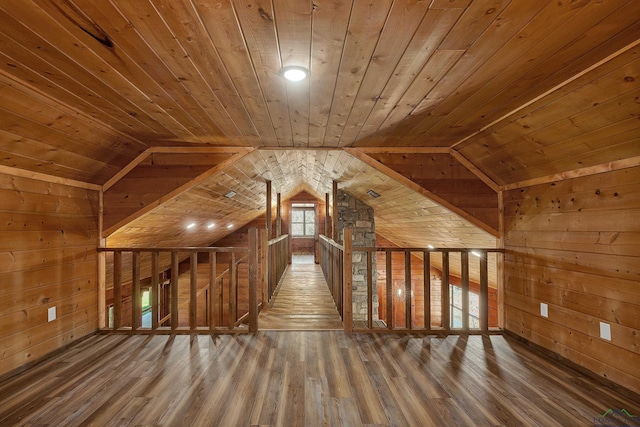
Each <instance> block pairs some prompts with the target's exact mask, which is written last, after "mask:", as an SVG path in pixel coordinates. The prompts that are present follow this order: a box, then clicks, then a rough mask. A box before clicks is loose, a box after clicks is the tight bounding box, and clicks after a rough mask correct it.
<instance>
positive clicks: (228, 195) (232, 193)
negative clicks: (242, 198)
mask: <svg viewBox="0 0 640 427" xmlns="http://www.w3.org/2000/svg"><path fill="white" fill-rule="evenodd" d="M236 194H238V193H236V192H235V191H233V190H229V192H228V193H227V194H225V195H224V197H226V198H227V199H230V198H232V197H233V196H235V195H236Z"/></svg>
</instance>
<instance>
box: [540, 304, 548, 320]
mask: <svg viewBox="0 0 640 427" xmlns="http://www.w3.org/2000/svg"><path fill="white" fill-rule="evenodd" d="M540 316H542V317H549V306H548V305H547V304H545V303H543V302H541V303H540Z"/></svg>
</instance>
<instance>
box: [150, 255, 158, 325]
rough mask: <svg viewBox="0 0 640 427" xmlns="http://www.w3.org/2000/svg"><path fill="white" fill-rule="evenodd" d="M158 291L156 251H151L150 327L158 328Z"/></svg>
mask: <svg viewBox="0 0 640 427" xmlns="http://www.w3.org/2000/svg"><path fill="white" fill-rule="evenodd" d="M159 291H160V265H159V264H158V252H157V251H154V252H151V295H150V298H151V329H153V330H154V331H155V330H156V329H158V319H159V318H160V313H159V311H160V310H159V306H158V301H159V295H158V294H159Z"/></svg>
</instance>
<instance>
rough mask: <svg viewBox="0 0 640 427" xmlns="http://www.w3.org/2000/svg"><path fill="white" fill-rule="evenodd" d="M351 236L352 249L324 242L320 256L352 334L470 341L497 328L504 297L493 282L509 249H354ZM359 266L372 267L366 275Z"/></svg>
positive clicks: (346, 239) (349, 233)
mask: <svg viewBox="0 0 640 427" xmlns="http://www.w3.org/2000/svg"><path fill="white" fill-rule="evenodd" d="M343 233H344V242H345V244H344V245H339V244H338V243H336V242H334V241H333V240H331V239H329V238H327V237H325V236H320V243H321V244H320V256H321V266H322V271H323V273H324V277H325V280H326V282H327V285H328V286H329V289H330V291H331V294H332V295H333V298H334V301H335V302H336V306H337V308H338V311H339V312H340V314H341V316H342V320H343V324H344V329H345V331H347V332H350V331H352V330H356V331H361V332H366V331H376V332H383V331H406V332H434V333H460V332H464V333H469V332H487V331H489V330H490V329H491V328H493V327H496V328H497V326H498V324H497V323H498V322H497V318H498V314H497V313H498V301H497V299H498V298H497V291H496V289H495V287H493V288H490V287H489V280H490V276H492V277H493V280H494V282H497V275H498V271H497V260H498V256H500V253H501V252H502V250H501V249H468V248H396V247H353V245H352V230H351V229H348V228H346V229H344V231H343ZM490 258H492V260H491V261H493V264H492V268H491V269H489V261H490ZM354 260H356V261H361V260H364V265H365V267H364V271H365V273H364V274H363V267H362V265H360V266H357V267H354V264H355V265H357V264H356V263H354ZM356 269H357V270H358V271H357V273H358V274H355V273H354V270H356ZM453 273H455V274H453ZM471 273H473V274H471ZM378 275H381V276H382V277H377V276H378ZM472 277H473V279H474V280H472ZM356 278H357V280H358V281H357V282H356ZM354 286H355V287H356V289H357V291H356V292H354V291H353V289H354ZM472 288H473V289H472ZM363 290H364V291H363ZM450 290H453V291H454V292H455V295H453V298H452V294H451V293H450ZM472 295H473V297H474V302H475V303H477V310H475V308H476V307H475V305H474V310H471V307H470V300H471V296H472ZM490 295H491V297H490ZM363 307H364V309H363ZM354 310H355V312H354ZM490 311H491V313H492V316H490V315H489V313H490ZM490 318H491V319H492V320H491V321H490Z"/></svg>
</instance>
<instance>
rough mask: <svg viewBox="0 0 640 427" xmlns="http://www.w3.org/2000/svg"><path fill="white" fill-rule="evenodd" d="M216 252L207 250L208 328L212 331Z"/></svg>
mask: <svg viewBox="0 0 640 427" xmlns="http://www.w3.org/2000/svg"><path fill="white" fill-rule="evenodd" d="M216 262H217V260H216V252H215V251H209V307H207V309H208V310H209V330H210V331H214V330H215V329H216V300H217V296H218V294H217V290H216Z"/></svg>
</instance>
